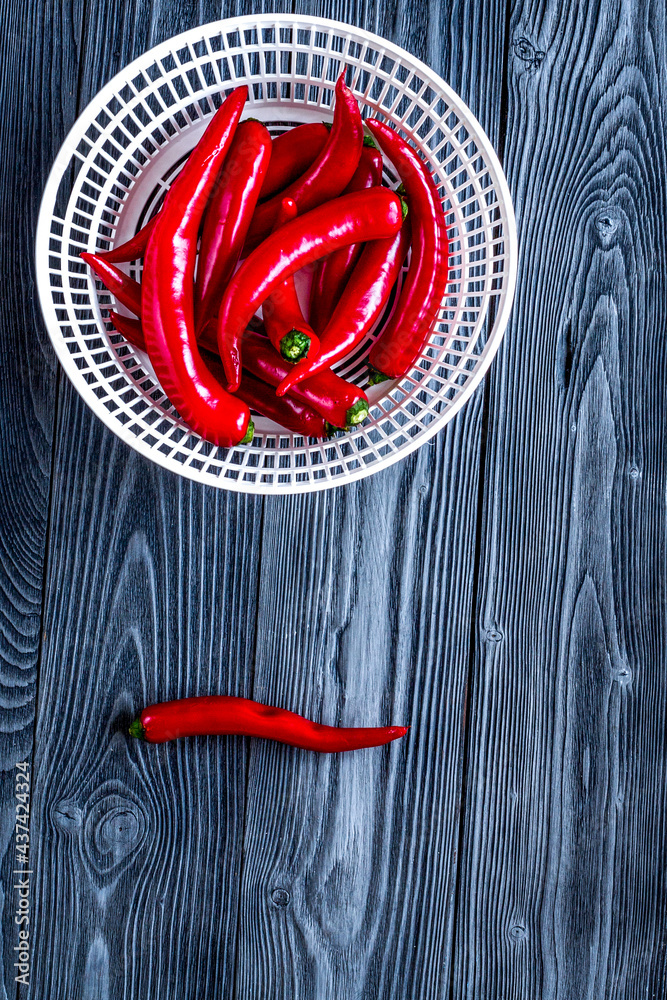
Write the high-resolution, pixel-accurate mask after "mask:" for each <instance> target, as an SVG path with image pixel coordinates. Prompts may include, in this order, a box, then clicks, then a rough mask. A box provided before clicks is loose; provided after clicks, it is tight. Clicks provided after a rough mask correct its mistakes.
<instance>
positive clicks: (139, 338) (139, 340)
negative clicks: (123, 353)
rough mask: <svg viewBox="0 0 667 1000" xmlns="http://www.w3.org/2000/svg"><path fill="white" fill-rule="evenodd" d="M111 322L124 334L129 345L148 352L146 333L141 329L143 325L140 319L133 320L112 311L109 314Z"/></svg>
mask: <svg viewBox="0 0 667 1000" xmlns="http://www.w3.org/2000/svg"><path fill="white" fill-rule="evenodd" d="M109 320H110V321H111V322H112V323H113V325H114V326H115V328H116V329H117V330H118V332H119V333H122V334H123V336H124V337H125V339H126V340H127V341H128V343H130V344H133V345H134V346H135V347H138V348H139V350H140V351H146V340H145V338H144V331H143V330H142V329H141V323H140V322H139V320H138V319H132V318H131V317H130V316H123V315H122V313H117V312H114V311H113V309H112V310H111V311H110V312H109Z"/></svg>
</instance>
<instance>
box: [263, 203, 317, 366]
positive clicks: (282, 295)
mask: <svg viewBox="0 0 667 1000" xmlns="http://www.w3.org/2000/svg"><path fill="white" fill-rule="evenodd" d="M296 214H297V209H296V202H295V201H294V199H293V198H283V200H282V203H281V206H280V211H279V212H278V215H277V218H276V222H275V225H274V227H273V231H274V232H276V230H278V229H280V228H281V227H282V226H284V225H285V224H286V223H287V222H291V221H292V219H295V218H296ZM262 317H263V319H264V327H265V329H266V333H267V335H268V338H269V340H270V341H271V343H272V344H273V346H274V347H275V349H276V351H278V354H280V356H281V357H283V358H285V360H286V361H290V362H292V363H293V364H294V363H295V362H297V361H301V359H302V358H310V357H317V355H318V354H319V353H320V342H319V339H318V338H317V337H316V336H315V333H314V331H313V328H312V327H311V326H310V325H309V324H308V323H307V322H306V320H305V319H304V316H303V313H302V311H301V304H300V303H299V298H298V296H297V294H296V288H295V287H294V277H293V275H290V277H289V278H285V280H284V281H283V282H281V284H280V285H278V287H277V288H276V290H275V292H272V293H271V295H269V297H268V299H265V301H264V303H263V305H262Z"/></svg>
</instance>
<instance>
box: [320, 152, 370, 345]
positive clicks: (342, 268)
mask: <svg viewBox="0 0 667 1000" xmlns="http://www.w3.org/2000/svg"><path fill="white" fill-rule="evenodd" d="M381 181H382V153H381V152H380V150H379V149H378V148H377V146H375V145H373V146H364V148H363V149H362V151H361V158H360V160H359V166H358V167H357V169H356V170H355V172H354V175H353V177H352V180H351V181H350V183H349V184H348V185H347V187H346V188H345V191H344V192H343V194H351V193H352V191H365V190H367V189H368V188H372V187H377V186H378V185H379V184H380V183H381ZM362 250H363V244H361V243H351V244H350V246H348V247H343V248H342V249H341V250H336V252H335V253H332V254H330V255H329V256H328V257H325V259H324V260H321V261H320V263H319V265H318V267H317V271H316V273H315V279H314V281H313V285H312V289H311V293H310V314H309V316H308V319H309V320H310V325H311V326H312V328H313V330H315V332H316V333H318V334H320V333H322V331H323V330H324V328H325V326H326V325H327V323H328V322H329V320H330V319H331V316H332V314H333V311H334V308H335V305H336V303H337V301H338V299H339V298H340V294H341V292H342V291H343V289H344V288H345V283H346V281H347V279H348V278H349V277H350V275H351V274H352V271H353V270H354V266H355V264H356V263H357V261H358V260H359V257H360V256H361V251H362Z"/></svg>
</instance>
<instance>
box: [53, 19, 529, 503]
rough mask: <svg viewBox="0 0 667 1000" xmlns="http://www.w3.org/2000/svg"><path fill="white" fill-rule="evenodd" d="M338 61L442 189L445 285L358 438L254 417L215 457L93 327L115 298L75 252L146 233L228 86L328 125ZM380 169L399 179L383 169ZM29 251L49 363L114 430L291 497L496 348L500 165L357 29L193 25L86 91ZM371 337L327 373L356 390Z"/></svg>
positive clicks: (425, 427)
mask: <svg viewBox="0 0 667 1000" xmlns="http://www.w3.org/2000/svg"><path fill="white" fill-rule="evenodd" d="M345 67H347V82H348V83H349V85H350V86H351V88H352V90H353V92H354V94H355V95H356V96H357V98H358V100H359V104H360V106H361V109H362V114H363V115H364V117H370V116H371V115H379V116H381V117H383V118H385V119H386V120H388V121H389V122H390V123H391V124H392V125H393V126H394V127H396V128H398V129H399V131H400V132H401V133H402V134H403V135H404V136H405V137H407V138H408V139H410V140H411V141H412V142H413V143H414V144H415V145H416V147H417V148H418V149H419V151H420V152H421V154H422V156H423V157H424V158H425V160H426V161H427V163H428V165H429V167H430V169H431V170H432V172H433V174H434V178H435V180H436V183H437V185H438V187H439V190H440V193H441V196H442V202H443V206H444V209H445V212H446V217H447V223H448V233H449V238H450V262H449V263H450V282H449V285H448V289H447V295H446V298H445V300H444V301H443V303H442V310H441V313H440V317H439V320H438V322H437V323H436V324H435V325H434V329H433V332H432V335H431V337H430V342H429V344H428V345H427V347H426V348H425V350H424V351H423V353H422V356H421V357H420V358H419V359H418V360H417V361H416V363H415V365H414V368H413V369H412V371H411V372H410V373H409V374H408V375H407V376H406V377H404V378H402V379H399V380H397V381H395V382H385V383H383V384H381V385H378V386H373V387H370V388H368V389H367V392H368V397H369V401H370V402H371V411H370V415H369V418H368V419H367V420H366V421H365V423H364V424H363V425H362V426H360V427H358V428H355V430H354V431H351V432H348V433H341V434H338V435H337V436H336V437H335V438H333V439H332V440H330V441H316V440H313V439H307V438H303V437H300V436H299V435H297V434H293V433H290V432H289V431H285V430H283V429H282V428H279V427H278V426H277V425H276V424H274V423H272V422H271V421H269V420H267V419H265V418H263V417H257V418H256V420H255V426H256V431H255V438H254V440H253V442H252V443H251V444H250V445H244V446H238V447H236V448H231V449H222V448H216V447H214V446H213V445H211V444H209V443H208V442H206V441H203V440H202V439H201V438H200V437H199V436H198V435H197V434H194V433H193V432H192V431H190V430H189V428H188V427H187V426H186V425H185V424H184V423H183V421H182V420H181V419H180V418H179V417H178V415H177V414H176V412H175V411H174V409H173V408H172V407H171V406H170V404H169V401H168V399H167V398H166V397H165V395H164V393H163V392H162V391H161V389H160V386H159V385H158V384H157V382H156V379H155V376H154V374H153V372H152V369H151V367H150V364H149V362H148V359H147V357H146V356H145V355H144V354H142V353H141V352H140V351H138V350H136V349H135V348H133V347H131V346H129V345H128V344H127V343H126V342H125V341H124V340H123V338H122V337H121V336H120V335H118V334H116V333H115V331H113V330H112V328H111V326H110V324H109V323H108V321H107V320H106V317H107V315H108V312H107V310H108V308H109V306H110V305H111V304H112V299H111V297H110V296H109V294H108V293H107V292H106V291H105V290H104V289H103V288H102V287H101V285H100V284H99V282H96V281H95V279H94V278H93V277H92V276H91V275H90V273H89V271H88V269H87V268H86V267H85V266H84V265H83V263H82V262H81V261H80V259H79V254H80V253H81V252H82V251H83V250H89V251H96V250H101V249H108V247H109V246H110V244H116V245H117V244H118V243H120V242H123V241H124V240H126V239H127V238H128V237H129V236H131V235H132V234H133V233H135V232H136V231H137V229H138V228H140V226H141V225H143V223H144V222H145V221H146V219H147V218H148V217H149V215H150V214H151V212H152V211H153V209H154V207H155V205H156V203H157V202H158V200H159V199H161V198H162V197H163V195H164V192H165V190H166V189H167V188H168V186H169V184H170V182H171V180H172V179H173V177H174V176H175V174H176V172H177V169H178V166H179V165H180V164H181V163H182V162H183V160H184V159H185V157H186V156H187V154H188V153H189V152H190V150H191V149H192V148H193V146H194V145H195V143H196V142H197V140H198V139H199V137H200V135H201V134H202V131H203V129H204V128H205V126H206V125H207V123H208V121H210V117H211V115H212V113H213V112H214V110H215V109H216V108H217V107H218V106H219V104H220V101H221V99H222V97H224V95H225V93H226V92H228V91H229V90H230V89H232V88H233V87H235V86H239V85H240V84H243V83H247V84H248V87H249V95H250V96H249V100H248V103H247V105H246V111H245V114H244V117H250V116H252V117H255V118H259V119H261V120H262V121H264V122H265V123H266V124H267V125H268V126H269V128H270V129H271V130H272V131H273V132H274V133H277V132H279V131H281V130H284V129H285V128H288V127H290V126H293V125H296V124H300V123H301V122H306V121H318V120H331V118H332V98H333V88H334V84H335V81H336V79H337V77H338V75H339V74H340V72H341V70H342V69H344V68H345ZM385 177H386V179H387V180H388V182H389V183H390V184H391V185H392V186H395V185H396V184H398V180H397V178H396V177H395V175H394V173H393V171H392V170H391V166H390V165H389V164H386V166H385ZM36 257H37V279H38V287H39V295H40V299H41V303H42V309H43V311H44V315H45V318H46V324H47V328H48V331H49V334H50V336H51V339H52V341H53V344H54V347H55V349H56V352H57V354H58V357H59V359H60V361H61V363H62V365H63V367H64V369H65V371H66V372H67V375H68V376H69V378H70V379H71V381H72V382H73V384H74V386H75V387H76V389H77V391H78V392H79V393H80V394H81V396H82V397H83V399H84V400H85V401H86V403H88V405H89V406H90V407H91V408H92V409H93V410H94V412H95V413H96V414H97V415H98V416H99V417H100V418H101V419H102V420H103V421H104V423H105V424H106V425H107V426H108V427H110V428H111V430H113V431H114V433H116V434H118V436H119V437H121V438H122V439H123V440H124V441H126V442H127V443H128V444H129V445H131V446H132V447H133V448H135V449H136V450H137V451H139V452H141V454H142V455H145V456H147V457H148V458H150V459H152V460H153V461H155V462H157V463H158V464H159V465H162V466H164V467H165V468H167V469H171V470H172V471H173V472H176V473H179V474H180V475H184V476H188V477H190V478H192V479H196V480H197V481H199V482H201V483H206V484H209V485H214V486H221V487H225V488H226V489H233V490H240V491H244V492H250V493H296V492H306V491H309V490H320V489H326V488H327V487H330V486H336V485H339V484H341V483H348V482H351V481H352V480H355V479H361V478H362V477H363V476H368V475H370V474H371V473H373V472H376V471H378V470H379V469H382V468H385V467H386V466H388V465H391V464H392V463H393V462H396V461H397V460H398V459H400V458H403V457H404V456H405V455H408V454H409V453H410V452H411V451H414V449H415V448H418V447H419V446H420V445H421V444H423V443H424V442H425V441H427V440H428V439H429V438H430V437H432V436H433V434H435V433H436V431H438V430H439V429H440V428H441V427H443V426H444V425H445V424H446V423H447V421H448V420H451V418H452V417H453V416H454V414H455V413H456V412H457V411H458V410H459V409H460V408H461V406H462V405H463V403H464V402H465V401H466V400H467V399H468V398H469V397H470V395H471V393H472V392H473V390H474V389H475V387H476V386H477V385H478V383H479V382H480V380H481V379H482V377H483V375H484V373H485V372H486V371H487V369H488V367H489V365H490V364H491V361H492V359H493V356H494V354H495V353H496V351H497V349H498V345H499V343H500V340H501V338H502V335H503V333H504V330H505V326H506V324H507V319H508V315H509V311H510V308H511V304H512V298H513V294H514V286H515V279H516V261H517V246H516V227H515V222H514V214H513V210H512V203H511V199H510V195H509V191H508V188H507V184H506V182H505V178H504V176H503V172H502V169H501V166H500V164H499V162H498V159H497V157H496V155H495V153H494V152H493V149H492V147H491V144H490V143H489V140H488V139H487V137H486V136H485V134H484V132H483V130H482V128H481V126H480V125H479V123H478V122H477V121H476V120H475V118H474V117H473V115H472V114H471V113H470V111H469V110H468V108H467V107H466V106H465V104H463V102H462V101H461V100H460V99H459V98H458V97H457V96H456V94H455V93H454V92H453V91H452V90H451V89H450V87H448V86H447V84H446V83H444V81H443V80H441V79H440V78H439V77H438V76H437V75H436V74H435V73H433V72H432V71H431V70H430V69H429V68H428V67H427V66H425V65H424V64H423V63H421V62H419V61H418V60H417V59H415V58H413V57H412V56H411V55H410V54H409V53H407V52H404V51H403V50H402V49H399V48H398V47H397V46H395V45H392V44H391V43H390V42H388V41H385V40H384V39H383V38H380V37H378V36H376V35H372V34H370V33H369V32H366V31H362V30H361V29H360V28H355V27H352V26H351V25H347V24H341V23H339V22H336V21H329V20H324V19H321V18H313V17H305V16H297V15H290V16H280V15H275V14H264V15H254V16H247V17H238V18H232V19H230V20H226V21H218V22H214V23H212V24H206V25H203V26H202V27H200V28H194V29H192V30H191V31H187V32H185V33H183V34H182V35H178V36H177V37H175V38H172V39H170V40H169V41H166V42H163V43H162V44H161V45H158V46H157V47H156V48H154V49H151V50H150V51H149V52H146V53H145V54H144V55H142V56H140V58H138V59H136V60H135V61H134V62H132V63H130V65H129V66H126V67H125V69H124V70H122V71H121V72H120V73H119V74H118V75H117V76H116V77H114V79H113V80H112V81H111V82H110V83H109V84H107V86H106V87H104V88H103V90H101V91H100V93H99V94H98V95H97V96H96V97H95V98H94V100H93V101H91V103H90V104H89V105H88V107H87V108H86V110H85V111H84V112H83V114H82V115H81V116H80V117H79V119H78V120H77V122H76V124H75V125H74V127H73V129H72V130H71V132H70V133H69V135H68V137H67V139H66V141H65V143H64V145H63V147H62V149H61V150H60V152H59V154H58V157H57V159H56V162H55V164H54V166H53V169H52V171H51V174H50V177H49V180H48V183H47V185H46V189H45V191H44V196H43V199H42V206H41V211H40V216H39V223H38V227H37V251H36ZM120 311H122V310H120ZM372 342H373V337H372V335H371V336H370V337H369V338H367V340H366V342H365V343H364V344H363V345H362V346H361V348H359V349H357V350H356V351H355V352H354V355H353V356H351V357H348V358H346V359H345V360H344V361H343V362H342V363H341V364H340V365H338V366H337V368H336V370H337V371H338V372H339V374H341V375H343V376H344V377H345V378H348V379H351V380H352V381H354V382H356V383H357V384H359V385H361V386H363V387H364V388H365V387H366V385H367V377H366V364H365V358H366V355H367V354H368V351H369V350H370V347H371V344H372Z"/></svg>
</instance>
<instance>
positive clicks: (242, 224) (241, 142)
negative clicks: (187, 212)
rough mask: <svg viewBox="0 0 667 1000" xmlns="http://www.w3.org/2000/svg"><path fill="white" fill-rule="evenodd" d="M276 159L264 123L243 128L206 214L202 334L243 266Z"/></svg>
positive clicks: (199, 283) (199, 285)
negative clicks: (271, 160) (271, 162)
mask: <svg viewBox="0 0 667 1000" xmlns="http://www.w3.org/2000/svg"><path fill="white" fill-rule="evenodd" d="M270 156H271V136H270V135H269V133H268V130H267V129H266V126H264V125H262V123H261V122H258V121H254V120H252V119H251V120H249V121H244V122H241V124H240V125H239V127H238V128H237V130H236V134H235V136H234V140H233V142H232V144H231V146H230V148H229V153H228V154H227V156H226V157H225V162H224V163H223V165H222V169H221V171H220V173H219V174H218V177H217V179H216V182H215V190H214V193H213V196H212V197H211V200H210V201H209V203H208V205H207V207H206V211H205V212H204V221H203V226H202V236H201V245H200V247H199V261H198V264H197V280H196V283H195V328H196V330H197V332H199V331H200V330H202V329H203V327H204V326H205V325H206V323H208V322H209V321H210V320H215V318H216V317H217V315H218V306H219V304H220V298H221V296H222V293H223V291H224V289H225V286H226V284H227V282H228V281H229V279H230V278H231V276H232V274H233V273H234V268H235V267H236V265H237V263H238V259H239V256H240V254H241V250H242V249H243V244H244V242H245V238H246V234H247V232H248V226H249V225H250V220H251V219H252V214H253V212H254V211H255V206H256V204H257V199H258V197H259V191H260V188H261V186H262V181H263V180H264V177H265V176H266V170H267V167H268V165H269V158H270Z"/></svg>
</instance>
